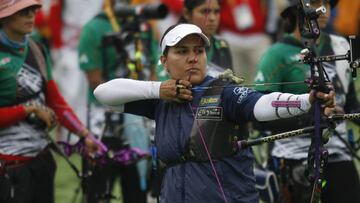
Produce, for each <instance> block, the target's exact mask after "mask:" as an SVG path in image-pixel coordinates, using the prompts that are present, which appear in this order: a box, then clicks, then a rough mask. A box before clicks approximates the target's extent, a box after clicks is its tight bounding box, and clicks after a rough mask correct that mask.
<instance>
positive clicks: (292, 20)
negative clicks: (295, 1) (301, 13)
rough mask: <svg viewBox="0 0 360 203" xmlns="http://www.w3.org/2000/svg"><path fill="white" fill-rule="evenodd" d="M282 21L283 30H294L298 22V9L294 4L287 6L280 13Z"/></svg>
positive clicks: (289, 31)
mask: <svg viewBox="0 0 360 203" xmlns="http://www.w3.org/2000/svg"><path fill="white" fill-rule="evenodd" d="M282 21H283V25H284V32H286V33H292V32H294V30H295V28H296V26H297V24H298V10H297V7H296V6H293V7H290V8H288V9H287V10H286V11H285V12H284V13H282Z"/></svg>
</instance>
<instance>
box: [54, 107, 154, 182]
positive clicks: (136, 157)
mask: <svg viewBox="0 0 360 203" xmlns="http://www.w3.org/2000/svg"><path fill="white" fill-rule="evenodd" d="M64 117H65V118H66V119H67V120H68V121H69V122H70V123H71V124H72V125H73V126H74V127H75V128H76V130H77V132H82V131H83V130H84V129H83V127H82V125H81V124H80V123H79V122H78V121H77V120H76V119H75V118H74V117H73V116H72V114H71V113H70V112H68V111H65V112H64ZM86 138H88V139H89V140H91V141H92V142H93V143H95V144H96V145H97V147H98V151H97V152H96V153H91V152H89V151H88V150H87V148H86V144H85V138H81V139H80V140H79V141H78V142H77V143H75V144H69V143H68V142H64V141H57V142H56V141H55V140H53V139H52V138H51V137H49V139H50V141H51V142H52V144H53V146H54V147H55V150H56V151H57V152H58V153H59V154H60V155H61V156H62V157H63V158H65V160H66V161H67V162H68V163H69V165H70V166H71V168H72V169H73V170H74V171H75V173H76V175H77V176H79V177H81V176H82V175H81V173H80V172H79V170H78V169H77V168H76V167H75V165H74V164H72V163H71V162H70V160H69V159H68V157H69V156H71V155H72V154H74V153H78V154H80V155H82V156H84V157H87V158H89V159H91V161H92V162H93V163H98V164H105V163H106V162H109V161H114V162H117V163H120V164H123V165H130V164H133V163H136V162H138V161H140V160H142V159H147V158H150V154H149V153H148V152H145V151H143V150H141V149H139V148H134V147H129V146H126V147H124V148H123V149H120V150H118V151H112V150H109V149H108V147H107V146H106V145H105V144H104V143H103V142H101V141H100V140H98V139H96V138H95V136H94V135H93V134H92V133H91V132H89V133H88V135H87V136H86Z"/></svg>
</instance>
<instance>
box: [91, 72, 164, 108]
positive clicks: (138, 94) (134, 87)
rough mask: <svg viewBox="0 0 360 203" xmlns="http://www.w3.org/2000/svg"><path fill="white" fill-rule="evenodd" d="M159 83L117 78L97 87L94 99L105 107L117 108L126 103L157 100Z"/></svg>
mask: <svg viewBox="0 0 360 203" xmlns="http://www.w3.org/2000/svg"><path fill="white" fill-rule="evenodd" d="M160 85H161V82H155V81H140V80H132V79H125V78H119V79H114V80H110V81H108V82H106V83H103V84H101V85H99V86H97V87H96V88H95V90H94V95H95V97H96V99H97V100H98V101H99V102H100V103H102V104H105V105H107V106H119V105H122V104H125V103H128V102H132V101H137V100H144V99H159V98H160V96H159V94H160Z"/></svg>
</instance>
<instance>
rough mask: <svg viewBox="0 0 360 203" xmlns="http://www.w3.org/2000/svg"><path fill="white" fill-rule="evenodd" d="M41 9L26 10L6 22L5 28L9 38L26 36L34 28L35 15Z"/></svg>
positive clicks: (10, 17) (8, 18) (34, 7)
mask: <svg viewBox="0 0 360 203" xmlns="http://www.w3.org/2000/svg"><path fill="white" fill-rule="evenodd" d="M38 8H39V7H36V6H32V7H28V8H24V9H22V10H20V11H18V12H16V13H15V14H13V15H11V16H9V17H7V18H6V19H5V20H4V23H3V28H4V30H5V31H6V32H7V34H8V35H9V36H16V37H18V36H25V35H26V34H28V33H31V32H32V31H33V28H34V21H35V13H36V11H37V10H38Z"/></svg>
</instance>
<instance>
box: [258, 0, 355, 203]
mask: <svg viewBox="0 0 360 203" xmlns="http://www.w3.org/2000/svg"><path fill="white" fill-rule="evenodd" d="M310 2H311V6H312V7H314V8H318V7H320V6H321V5H322V4H323V5H324V6H325V7H326V10H327V12H326V14H324V15H321V16H320V17H319V19H318V23H319V27H320V28H321V29H323V28H324V27H325V26H326V24H327V22H328V19H329V16H330V12H331V8H333V7H334V6H335V5H336V3H337V1H336V0H331V1H329V0H326V1H320V0H311V1H310ZM298 3H299V0H296V1H290V2H289V6H288V7H286V8H285V9H284V10H283V11H282V13H281V17H282V18H283V19H284V20H285V23H286V24H285V31H287V32H288V33H289V34H285V36H284V37H283V38H282V39H281V40H280V41H279V42H277V43H275V44H274V45H272V46H271V47H270V48H269V49H268V50H267V52H266V53H265V54H264V55H263V57H262V59H261V60H260V63H259V65H258V69H257V74H256V77H255V82H256V83H258V84H260V83H277V84H272V85H267V86H256V89H257V90H259V91H262V92H286V93H293V94H301V93H305V92H308V91H309V88H308V86H307V85H306V84H305V83H301V84H300V83H298V84H280V83H287V82H301V81H305V79H307V78H309V77H310V66H309V65H305V64H303V63H300V62H299V59H300V58H301V55H300V52H301V50H302V49H304V46H303V45H302V42H301V35H300V31H299V26H298V24H297V18H298V11H297V5H298ZM349 49H350V47H349V44H348V42H347V41H346V39H344V38H342V37H340V36H336V35H333V34H328V33H325V32H321V35H320V37H319V39H318V40H317V41H316V48H315V51H316V54H317V55H318V56H326V55H342V54H346V53H347V51H348V50H349ZM323 65H324V69H325V71H326V72H327V74H328V76H329V79H330V80H331V82H332V84H333V86H334V89H335V92H336V107H335V113H339V114H342V113H351V112H358V110H359V109H360V108H359V107H360V105H359V102H358V100H357V97H356V91H355V87H354V82H353V80H352V78H351V75H350V72H351V71H350V67H349V64H348V62H347V61H336V62H325V63H323ZM308 116H309V117H308V118H310V117H311V115H308ZM307 120H308V121H310V120H311V119H307ZM357 124H359V122H357ZM305 125H311V123H309V122H306V119H304V118H297V119H294V120H293V121H292V122H291V123H289V120H288V121H281V122H280V123H278V124H272V126H276V127H275V129H274V128H272V129H270V130H272V132H273V133H278V132H282V131H286V130H290V129H289V127H291V128H293V129H296V128H300V127H305ZM307 135H308V134H307ZM346 136H347V128H346V123H345V121H341V122H339V123H337V127H336V129H335V131H334V133H333V134H332V136H331V137H330V139H329V141H328V142H327V143H326V144H325V148H326V149H328V151H329V159H328V163H327V166H326V167H325V168H324V170H325V180H326V181H327V184H326V185H325V187H324V188H323V192H322V195H321V202H323V203H331V202H334V203H335V202H360V193H359V191H360V183H359V176H358V173H357V171H356V168H355V165H354V163H353V160H352V155H351V153H350V151H349V149H348V148H347V147H346V145H345V143H344V142H343V141H341V139H340V137H342V138H344V139H346ZM310 142H311V138H310V137H308V136H306V135H304V136H301V137H294V138H288V139H283V140H279V141H276V142H275V143H274V145H273V146H272V149H271V157H272V159H271V160H272V161H271V162H270V163H273V164H272V165H273V166H272V167H273V168H274V170H275V171H277V172H278V176H279V177H280V179H279V180H280V183H281V184H282V186H283V187H281V188H282V189H283V191H282V194H283V197H284V202H295V203H296V202H310V196H311V191H312V188H311V187H312V185H311V183H310V182H309V181H308V179H307V177H306V175H305V171H306V170H307V166H306V162H307V161H306V160H307V157H308V150H309V147H310ZM274 163H278V164H274ZM280 163H282V164H280Z"/></svg>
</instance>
